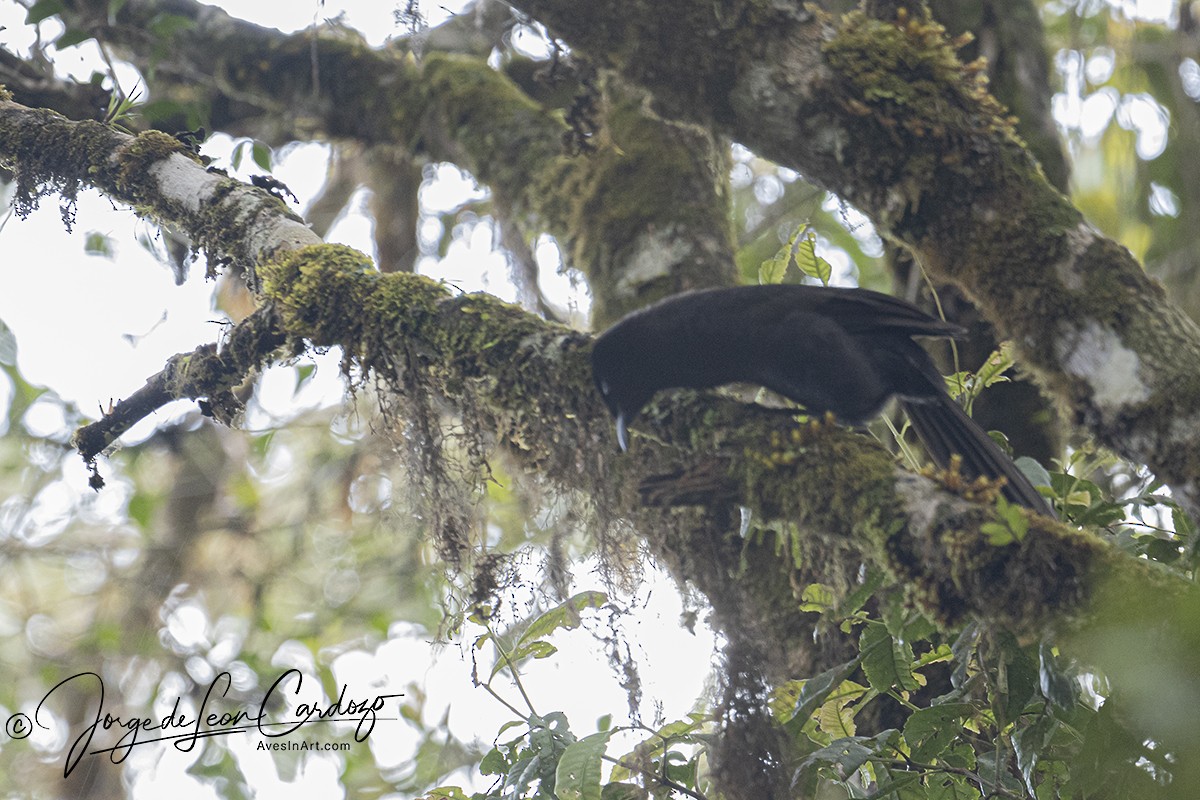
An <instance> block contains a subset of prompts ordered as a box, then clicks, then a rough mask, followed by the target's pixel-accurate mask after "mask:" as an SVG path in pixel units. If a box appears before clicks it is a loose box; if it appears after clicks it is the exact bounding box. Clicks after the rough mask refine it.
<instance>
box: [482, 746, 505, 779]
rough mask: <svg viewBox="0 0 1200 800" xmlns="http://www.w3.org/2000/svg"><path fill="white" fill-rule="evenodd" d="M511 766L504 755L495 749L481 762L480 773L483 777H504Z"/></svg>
mask: <svg viewBox="0 0 1200 800" xmlns="http://www.w3.org/2000/svg"><path fill="white" fill-rule="evenodd" d="M510 766H511V764H509V762H508V759H507V758H505V756H504V753H501V752H500V750H499V749H497V748H495V747H493V748H492V749H491V750H489V751H488V752H487V755H485V756H484V757H483V760H482V761H480V762H479V772H480V773H481V774H483V775H503V774H504V773H506V772H508V770H509V767H510Z"/></svg>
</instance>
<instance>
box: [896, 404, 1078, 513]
mask: <svg viewBox="0 0 1200 800" xmlns="http://www.w3.org/2000/svg"><path fill="white" fill-rule="evenodd" d="M901 404H902V405H903V407H904V410H905V412H906V413H907V414H908V418H909V419H910V420H912V426H913V429H914V430H916V432H917V436H918V437H920V439H921V443H922V444H924V445H925V449H926V450H927V451H928V452H929V455H930V457H931V458H932V459H933V460H934V462H936V463H937V465H938V466H939V467H941V468H942V469H945V468H946V467H947V466H948V465H949V464H950V457H951V456H953V455H955V454H958V455H959V456H960V457H961V458H962V465H961V467H960V469H961V471H962V474H963V475H964V476H966V477H968V478H977V477H980V476H982V477H985V478H1001V477H1002V478H1004V479H1005V480H1006V482H1005V485H1004V489H1003V490H1002V491H1003V493H1004V497H1005V498H1006V499H1007V500H1008V501H1009V502H1010V503H1016V504H1017V505H1021V506H1024V507H1025V508H1029V509H1032V510H1033V511H1036V512H1038V513H1039V514H1046V515H1047V516H1050V517H1056V516H1057V515H1056V514H1055V513H1054V510H1053V509H1052V508H1051V507H1050V504H1049V503H1047V502H1046V499H1045V498H1044V497H1042V496H1041V495H1040V494H1039V493H1038V490H1037V489H1035V488H1033V484H1032V483H1030V482H1029V479H1028V478H1026V477H1025V475H1024V473H1022V472H1021V470H1020V469H1019V468H1018V467H1017V465H1016V464H1014V463H1013V461H1012V459H1011V458H1009V457H1008V456H1007V455H1006V454H1005V453H1004V451H1003V450H1001V449H1000V447H999V445H997V444H996V442H995V441H993V440H992V437H990V436H988V435H987V433H986V432H984V430H983V429H982V428H980V427H979V425H977V424H976V423H975V422H974V420H972V419H971V418H970V417H968V416H967V412H965V411H963V410H962V408H960V407H959V405H958V403H956V402H954V400H953V399H951V398H950V396H949V395H947V394H938V395H937V396H936V397H928V398H922V399H921V401H916V400H903V401H902V403H901Z"/></svg>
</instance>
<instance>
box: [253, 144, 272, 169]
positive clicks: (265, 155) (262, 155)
mask: <svg viewBox="0 0 1200 800" xmlns="http://www.w3.org/2000/svg"><path fill="white" fill-rule="evenodd" d="M250 157H251V158H252V159H254V163H255V164H257V165H258V166H259V167H260V168H262V169H264V170H266V171H267V172H270V171H271V148H269V147H267V146H266V145H265V144H263V143H262V142H260V141H258V140H255V142H254V146H253V147H252V148H251V149H250Z"/></svg>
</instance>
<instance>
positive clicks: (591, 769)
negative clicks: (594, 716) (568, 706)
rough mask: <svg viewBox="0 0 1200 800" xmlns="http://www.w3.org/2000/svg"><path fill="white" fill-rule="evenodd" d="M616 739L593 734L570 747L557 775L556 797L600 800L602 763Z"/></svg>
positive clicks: (606, 732)
mask: <svg viewBox="0 0 1200 800" xmlns="http://www.w3.org/2000/svg"><path fill="white" fill-rule="evenodd" d="M612 735H613V732H612V731H602V732H601V733H593V734H592V735H591V736H585V737H583V738H582V739H580V740H579V741H577V742H575V743H574V744H570V745H568V746H567V749H566V750H564V751H563V754H562V758H560V759H559V760H558V768H557V769H556V770H555V771H554V793H555V794H557V795H558V797H559V798H560V800H600V761H601V758H602V757H603V756H604V751H605V749H606V748H607V747H608V739H609V737H611V736H612Z"/></svg>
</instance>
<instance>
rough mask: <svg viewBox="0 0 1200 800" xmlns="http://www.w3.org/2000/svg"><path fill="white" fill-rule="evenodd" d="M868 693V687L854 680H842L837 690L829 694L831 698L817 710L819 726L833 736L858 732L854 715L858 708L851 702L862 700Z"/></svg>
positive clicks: (837, 736)
mask: <svg viewBox="0 0 1200 800" xmlns="http://www.w3.org/2000/svg"><path fill="white" fill-rule="evenodd" d="M865 694H867V688H866V687H865V686H860V685H859V684H857V683H855V682H854V681H842V683H841V684H840V685H839V686H838V688H837V691H836V692H834V693H832V694H830V695H829V699H828V700H826V701H825V704H824V705H822V706H821V709H820V711H818V712H817V728H818V730H820V731H821V732H822V733H827V734H829V735H830V736H831V737H836V738H845V737H847V736H853V735H854V734H855V733H857V728H856V727H855V725H854V716H855V714H857V713H858V708H855V707H851V703H853V702H854V701H856V700H860V699H861V698H862V697H863V695H865Z"/></svg>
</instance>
